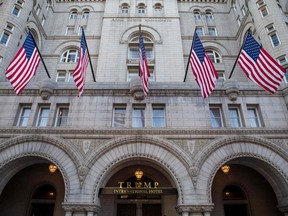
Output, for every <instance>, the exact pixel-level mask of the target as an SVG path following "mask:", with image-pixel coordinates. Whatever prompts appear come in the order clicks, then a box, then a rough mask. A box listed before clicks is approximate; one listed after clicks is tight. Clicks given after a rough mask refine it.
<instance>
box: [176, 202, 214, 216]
mask: <svg viewBox="0 0 288 216" xmlns="http://www.w3.org/2000/svg"><path fill="white" fill-rule="evenodd" d="M213 206H214V204H212V203H211V204H200V205H179V206H177V207H176V210H177V212H178V213H179V214H181V215H182V216H203V215H204V216H210V212H211V211H212V209H213Z"/></svg>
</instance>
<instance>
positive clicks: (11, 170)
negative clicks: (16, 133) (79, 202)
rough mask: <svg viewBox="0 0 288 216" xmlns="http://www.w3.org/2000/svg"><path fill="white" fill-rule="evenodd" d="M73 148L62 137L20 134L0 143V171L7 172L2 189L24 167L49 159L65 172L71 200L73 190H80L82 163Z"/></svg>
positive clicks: (66, 188)
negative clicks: (80, 168)
mask: <svg viewBox="0 0 288 216" xmlns="http://www.w3.org/2000/svg"><path fill="white" fill-rule="evenodd" d="M66 146H67V147H66ZM68 146H69V148H68ZM74 148H75V147H73V145H68V144H67V143H64V142H63V141H62V140H60V139H57V138H51V137H47V136H40V135H28V136H20V137H16V138H13V139H10V140H8V141H6V142H4V143H2V144H0V152H1V155H2V158H1V159H2V162H1V164H0V172H5V173H7V174H6V175H3V176H5V177H4V178H3V179H2V180H1V181H0V192H2V190H3V189H4V187H5V185H6V184H7V182H8V181H9V180H10V179H11V178H12V177H13V176H14V175H15V174H16V173H17V172H19V171H20V170H22V169H23V168H25V167H27V166H30V165H33V164H37V163H43V162H44V163H47V161H50V162H52V163H54V164H55V165H56V166H57V167H58V169H59V171H60V172H61V174H62V177H63V181H64V185H65V197H64V201H67V200H69V195H70V194H71V192H70V191H71V190H72V191H73V193H79V178H78V174H77V167H79V166H80V162H79V156H80V155H77V153H76V152H77V150H76V149H74Z"/></svg>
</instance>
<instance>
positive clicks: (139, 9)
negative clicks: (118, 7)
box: [137, 3, 145, 14]
mask: <svg viewBox="0 0 288 216" xmlns="http://www.w3.org/2000/svg"><path fill="white" fill-rule="evenodd" d="M137 13H138V14H145V4H143V3H139V4H138V6H137Z"/></svg>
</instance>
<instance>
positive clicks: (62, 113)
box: [56, 107, 69, 127]
mask: <svg viewBox="0 0 288 216" xmlns="http://www.w3.org/2000/svg"><path fill="white" fill-rule="evenodd" d="M68 112H69V109H68V108H66V107H61V108H59V109H58V114H57V118H56V127H65V126H66V125H67V119H68Z"/></svg>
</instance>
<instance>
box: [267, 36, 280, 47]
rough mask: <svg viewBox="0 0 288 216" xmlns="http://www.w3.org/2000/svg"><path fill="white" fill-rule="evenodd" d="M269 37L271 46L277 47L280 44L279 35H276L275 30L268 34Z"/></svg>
mask: <svg viewBox="0 0 288 216" xmlns="http://www.w3.org/2000/svg"><path fill="white" fill-rule="evenodd" d="M269 37H270V40H271V43H272V45H273V47H277V46H279V45H280V40H279V37H278V35H277V32H273V33H271V34H269Z"/></svg>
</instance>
